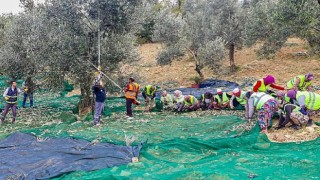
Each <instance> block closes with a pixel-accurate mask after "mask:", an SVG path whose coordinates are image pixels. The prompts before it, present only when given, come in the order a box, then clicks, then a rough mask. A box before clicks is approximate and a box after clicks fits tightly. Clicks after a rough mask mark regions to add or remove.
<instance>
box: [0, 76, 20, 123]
mask: <svg viewBox="0 0 320 180" xmlns="http://www.w3.org/2000/svg"><path fill="white" fill-rule="evenodd" d="M10 85H11V87H8V88H7V89H6V91H5V92H4V93H3V97H4V99H5V100H6V106H5V108H4V111H3V112H2V117H1V124H2V123H3V122H4V120H5V118H6V116H7V114H8V112H9V109H10V108H11V110H12V121H11V123H12V124H14V123H15V121H16V116H17V102H18V94H20V93H21V92H22V91H21V90H20V89H19V88H17V82H16V81H14V80H13V81H11V82H10Z"/></svg>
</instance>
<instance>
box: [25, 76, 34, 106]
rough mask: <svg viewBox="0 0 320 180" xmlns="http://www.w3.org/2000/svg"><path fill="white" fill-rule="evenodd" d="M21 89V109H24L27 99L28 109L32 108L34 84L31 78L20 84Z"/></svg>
mask: <svg viewBox="0 0 320 180" xmlns="http://www.w3.org/2000/svg"><path fill="white" fill-rule="evenodd" d="M22 88H23V91H24V94H23V102H22V107H23V108H25V107H26V101H27V98H28V97H29V100H30V107H33V92H34V89H35V83H34V82H33V81H32V79H31V77H28V78H27V79H26V80H25V81H24V82H23V84H22Z"/></svg>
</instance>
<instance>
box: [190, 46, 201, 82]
mask: <svg viewBox="0 0 320 180" xmlns="http://www.w3.org/2000/svg"><path fill="white" fill-rule="evenodd" d="M188 51H189V52H190V53H191V54H192V56H193V59H194V61H195V63H196V68H195V70H196V71H197V73H198V74H199V76H200V78H201V81H203V80H204V74H203V73H202V72H201V66H200V62H199V60H198V58H197V54H196V53H195V52H194V51H193V50H191V49H188Z"/></svg>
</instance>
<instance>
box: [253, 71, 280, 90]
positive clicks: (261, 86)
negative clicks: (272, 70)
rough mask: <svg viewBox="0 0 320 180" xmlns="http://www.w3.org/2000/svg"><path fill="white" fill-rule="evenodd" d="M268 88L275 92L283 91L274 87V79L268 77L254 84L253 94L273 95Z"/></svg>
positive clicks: (278, 87)
mask: <svg viewBox="0 0 320 180" xmlns="http://www.w3.org/2000/svg"><path fill="white" fill-rule="evenodd" d="M270 87H271V88H274V89H277V90H284V88H283V87H281V86H277V85H275V78H274V77H273V76H271V75H268V76H266V77H265V78H262V79H260V80H258V81H257V82H255V83H254V85H253V92H265V93H268V94H273V93H274V92H273V91H271V90H270V89H269V88H270Z"/></svg>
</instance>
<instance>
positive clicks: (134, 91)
mask: <svg viewBox="0 0 320 180" xmlns="http://www.w3.org/2000/svg"><path fill="white" fill-rule="evenodd" d="M124 92H125V97H126V108H127V118H128V119H133V114H132V104H135V105H140V102H139V101H138V100H137V98H138V94H139V92H140V86H139V84H138V83H135V82H134V79H133V78H132V77H131V78H129V83H128V84H127V85H126V87H125V88H124Z"/></svg>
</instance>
